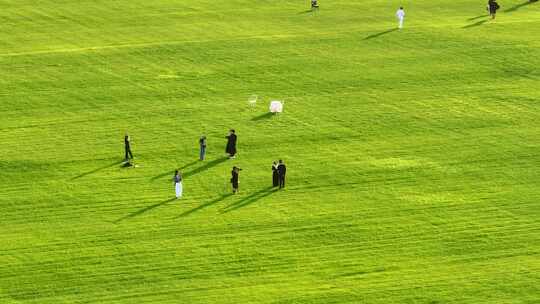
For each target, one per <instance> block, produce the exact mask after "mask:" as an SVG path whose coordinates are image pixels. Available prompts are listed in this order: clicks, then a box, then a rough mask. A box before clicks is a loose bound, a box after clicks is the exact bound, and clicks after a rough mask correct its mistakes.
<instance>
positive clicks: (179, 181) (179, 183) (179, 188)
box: [173, 170, 183, 199]
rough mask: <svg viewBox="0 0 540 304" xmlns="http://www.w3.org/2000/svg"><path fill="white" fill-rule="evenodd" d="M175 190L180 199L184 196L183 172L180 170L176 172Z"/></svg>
mask: <svg viewBox="0 0 540 304" xmlns="http://www.w3.org/2000/svg"><path fill="white" fill-rule="evenodd" d="M173 180H174V190H175V192H176V198H177V199H179V198H181V197H182V191H183V189H182V173H180V171H179V170H176V171H175V172H174V178H173Z"/></svg>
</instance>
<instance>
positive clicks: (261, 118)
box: [251, 112, 274, 121]
mask: <svg viewBox="0 0 540 304" xmlns="http://www.w3.org/2000/svg"><path fill="white" fill-rule="evenodd" d="M272 116H274V113H270V112H268V113H264V114H261V115H259V116H255V117H253V118H252V119H251V121H259V120H265V119H269V118H271V117H272Z"/></svg>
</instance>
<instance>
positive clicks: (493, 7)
mask: <svg viewBox="0 0 540 304" xmlns="http://www.w3.org/2000/svg"><path fill="white" fill-rule="evenodd" d="M499 8H501V7H500V6H499V4H498V3H497V1H495V0H489V1H488V7H487V9H488V11H489V14H490V15H491V19H495V15H496V14H497V10H498V9H499Z"/></svg>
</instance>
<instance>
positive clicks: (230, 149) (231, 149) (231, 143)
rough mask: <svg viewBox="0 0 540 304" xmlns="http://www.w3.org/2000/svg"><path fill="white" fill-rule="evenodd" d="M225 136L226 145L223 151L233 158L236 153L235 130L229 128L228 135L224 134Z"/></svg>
mask: <svg viewBox="0 0 540 304" xmlns="http://www.w3.org/2000/svg"><path fill="white" fill-rule="evenodd" d="M225 138H227V147H226V148H225V152H226V153H227V154H229V158H234V157H235V155H236V140H237V137H236V132H235V131H234V129H231V130H230V131H229V135H228V136H225Z"/></svg>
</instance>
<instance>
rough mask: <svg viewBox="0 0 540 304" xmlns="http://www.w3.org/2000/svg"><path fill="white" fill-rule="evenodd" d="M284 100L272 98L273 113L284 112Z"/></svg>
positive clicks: (271, 109) (271, 110)
mask: <svg viewBox="0 0 540 304" xmlns="http://www.w3.org/2000/svg"><path fill="white" fill-rule="evenodd" d="M283 103H284V102H283V101H279V100H272V101H270V112H271V113H281V112H283Z"/></svg>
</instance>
